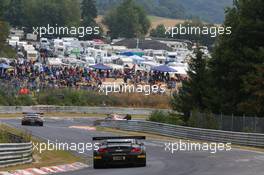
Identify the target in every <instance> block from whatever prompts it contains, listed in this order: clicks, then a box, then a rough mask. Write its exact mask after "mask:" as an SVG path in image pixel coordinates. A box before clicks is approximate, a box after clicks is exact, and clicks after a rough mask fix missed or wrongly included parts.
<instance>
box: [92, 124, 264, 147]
mask: <svg viewBox="0 0 264 175" xmlns="http://www.w3.org/2000/svg"><path fill="white" fill-rule="evenodd" d="M96 123H97V124H99V125H100V126H103V127H110V128H117V129H121V130H125V131H136V132H147V133H154V134H159V135H163V136H170V137H176V138H184V139H193V140H202V141H211V142H221V143H232V144H237V145H245V146H255V147H264V134H257V133H242V132H231V131H220V130H210V129H201V128H191V127H183V126H176V125H169V124H162V123H156V122H148V121H113V120H112V121H109V120H108V121H105V120H101V121H97V122H96Z"/></svg>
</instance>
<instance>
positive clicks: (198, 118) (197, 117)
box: [188, 110, 219, 129]
mask: <svg viewBox="0 0 264 175" xmlns="http://www.w3.org/2000/svg"><path fill="white" fill-rule="evenodd" d="M188 126H190V127H197V128H206V129H218V128H219V127H218V123H217V121H216V119H215V118H214V116H213V115H212V113H210V112H205V113H203V114H200V113H199V112H198V111H195V110H194V111H193V112H192V115H191V117H190V119H189V121H188Z"/></svg>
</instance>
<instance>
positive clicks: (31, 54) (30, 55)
mask: <svg viewBox="0 0 264 175" xmlns="http://www.w3.org/2000/svg"><path fill="white" fill-rule="evenodd" d="M26 56H27V60H29V61H36V60H37V59H38V52H37V51H35V50H28V51H26Z"/></svg>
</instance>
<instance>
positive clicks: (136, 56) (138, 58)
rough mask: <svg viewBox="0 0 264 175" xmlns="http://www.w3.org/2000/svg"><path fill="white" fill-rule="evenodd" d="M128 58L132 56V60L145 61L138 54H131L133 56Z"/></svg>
mask: <svg viewBox="0 0 264 175" xmlns="http://www.w3.org/2000/svg"><path fill="white" fill-rule="evenodd" d="M130 58H132V60H133V61H145V59H144V58H142V57H140V56H138V55H133V56H130Z"/></svg>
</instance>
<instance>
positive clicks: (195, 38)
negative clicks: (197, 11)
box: [150, 19, 216, 49]
mask: <svg viewBox="0 0 264 175" xmlns="http://www.w3.org/2000/svg"><path fill="white" fill-rule="evenodd" d="M180 26H182V27H183V28H191V27H199V28H200V29H202V28H203V27H207V28H208V29H209V28H210V27H216V26H214V25H213V24H205V23H203V22H202V21H200V20H198V19H195V20H189V21H186V22H184V23H182V24H177V25H176V26H175V27H177V28H178V29H179V28H180ZM168 27H170V26H168ZM150 36H152V37H161V38H171V34H169V33H167V35H166V29H165V26H164V25H162V24H160V25H158V26H157V27H156V29H152V30H151V31H150ZM173 38H174V39H182V40H189V41H192V42H195V43H200V44H202V45H205V46H208V47H209V48H210V49H211V48H212V46H213V44H214V42H215V41H216V37H212V34H210V32H209V33H208V34H201V35H199V34H195V33H193V34H186V35H182V34H180V33H179V34H177V35H176V34H175V35H174V37H173Z"/></svg>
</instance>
